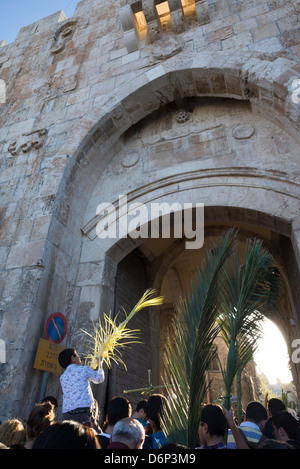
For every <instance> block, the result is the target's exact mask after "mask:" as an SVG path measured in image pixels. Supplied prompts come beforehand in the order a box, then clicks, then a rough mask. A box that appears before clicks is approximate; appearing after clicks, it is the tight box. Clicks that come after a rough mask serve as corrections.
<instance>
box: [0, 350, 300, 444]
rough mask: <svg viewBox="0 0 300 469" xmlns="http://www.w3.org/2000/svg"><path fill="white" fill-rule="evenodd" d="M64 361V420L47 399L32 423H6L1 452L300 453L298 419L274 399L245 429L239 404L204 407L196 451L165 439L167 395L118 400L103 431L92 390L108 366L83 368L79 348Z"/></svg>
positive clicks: (252, 410)
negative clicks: (135, 400) (133, 403)
mask: <svg viewBox="0 0 300 469" xmlns="http://www.w3.org/2000/svg"><path fill="white" fill-rule="evenodd" d="M59 362H60V364H61V366H62V367H63V369H64V370H65V371H64V373H62V375H61V378H60V382H61V386H62V392H63V403H62V418H61V419H58V418H57V408H58V402H57V400H56V399H55V398H53V397H51V396H46V397H45V398H44V400H43V402H41V403H38V404H35V405H34V406H33V408H32V410H31V412H30V414H29V416H28V418H27V420H26V422H24V423H23V422H22V420H20V419H17V418H14V419H10V420H7V421H5V422H3V423H1V424H0V449H33V450H34V449H40V450H41V449H104V450H105V449H108V450H109V449H111V450H121V449H130V450H132V449H146V450H152V449H154V450H172V449H192V450H194V449H195V450H197V449H300V428H299V424H298V420H297V418H295V417H294V416H293V415H292V414H291V412H289V411H288V410H287V409H286V408H285V405H284V404H283V402H282V401H281V400H280V399H277V398H272V399H270V400H269V402H268V408H267V409H266V408H265V407H264V406H263V405H262V404H261V403H260V402H250V403H248V405H247V407H246V409H245V411H244V412H243V415H244V419H243V422H242V423H240V424H238V423H237V420H236V415H235V407H234V403H232V407H231V409H230V410H228V409H226V408H225V407H224V406H220V405H218V404H206V405H204V407H203V409H202V412H201V419H200V422H199V429H198V435H197V444H196V445H195V447H194V448H188V447H186V446H183V445H180V444H179V443H176V442H170V441H169V438H168V435H165V434H164V431H163V429H162V413H163V411H164V406H165V404H166V397H164V396H163V395H161V394H153V395H151V396H150V397H149V398H148V399H147V400H146V399H143V400H141V401H140V402H139V403H138V404H137V406H136V408H135V409H134V411H132V406H131V404H130V402H129V400H128V399H127V398H125V397H123V396H116V397H114V398H113V399H111V401H110V402H109V405H108V407H107V412H106V418H105V422H104V425H103V429H102V428H101V426H100V424H99V421H100V420H99V409H98V406H97V404H96V401H95V399H94V397H93V393H92V390H91V386H90V382H95V383H101V382H103V380H104V372H103V369H102V363H98V369H97V370H92V369H91V368H89V367H87V366H82V365H81V360H80V357H79V356H78V354H77V353H76V350H74V349H66V350H65V351H64V352H62V354H61V356H60V357H59Z"/></svg>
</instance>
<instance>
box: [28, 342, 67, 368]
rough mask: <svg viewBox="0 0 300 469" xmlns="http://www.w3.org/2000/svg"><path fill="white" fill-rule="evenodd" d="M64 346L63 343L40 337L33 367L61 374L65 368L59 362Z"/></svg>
mask: <svg viewBox="0 0 300 469" xmlns="http://www.w3.org/2000/svg"><path fill="white" fill-rule="evenodd" d="M64 348H65V347H63V346H62V345H58V344H54V343H53V342H49V341H48V340H45V339H40V341H39V346H38V349H37V352H36V357H35V362H34V365H33V367H34V368H36V369H38V370H43V371H48V372H49V373H56V374H59V375H60V374H61V373H62V371H63V370H62V368H61V366H60V364H59V363H58V355H59V354H60V352H61V351H62V350H64Z"/></svg>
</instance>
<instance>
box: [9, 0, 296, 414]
mask: <svg viewBox="0 0 300 469" xmlns="http://www.w3.org/2000/svg"><path fill="white" fill-rule="evenodd" d="M299 15H300V2H299V1H298V0H291V1H283V0H261V1H258V0H167V1H160V0H155V1H154V0H139V1H134V0H133V1H130V0H114V1H108V0H105V1H104V0H83V1H80V2H79V3H78V4H77V6H76V9H75V13H74V16H73V17H72V18H66V16H65V14H64V12H63V11H59V12H56V13H54V14H53V15H51V16H49V17H47V18H43V19H41V20H39V21H37V22H35V23H33V24H30V25H28V26H24V27H23V28H22V29H21V30H20V32H19V34H18V36H17V38H16V40H15V41H14V42H13V43H11V44H6V43H5V38H0V39H1V40H2V39H3V41H0V45H1V47H0V83H1V84H2V88H1V90H2V94H1V100H0V123H1V126H0V344H1V355H0V357H1V363H0V393H1V397H0V415H1V420H5V419H6V418H10V417H11V416H16V415H17V416H19V417H22V418H26V417H27V416H28V414H29V412H30V410H31V408H32V406H33V405H34V403H35V402H37V400H38V396H39V393H40V389H41V384H42V382H43V379H44V378H43V372H42V371H41V370H38V369H35V368H34V366H33V365H34V361H35V355H36V351H37V347H38V343H39V340H40V338H45V330H44V328H45V322H46V320H47V318H48V317H49V316H50V315H51V314H53V313H56V312H60V313H62V314H63V315H64V316H65V317H66V320H67V323H68V331H67V334H66V337H65V338H64V340H63V342H62V344H61V345H63V346H65V347H74V348H76V349H77V350H78V352H79V353H80V354H81V355H84V354H85V352H86V349H87V347H88V343H86V339H85V337H86V336H85V335H84V334H83V332H82V330H85V331H92V329H93V322H96V321H97V320H98V318H99V315H101V314H103V313H104V312H105V313H109V311H112V313H113V314H117V313H118V311H120V310H121V307H124V308H125V309H126V310H127V311H129V310H130V309H131V308H132V307H133V306H134V304H135V303H136V302H137V301H138V300H139V298H140V297H141V296H142V294H143V293H144V292H145V291H146V289H147V288H155V290H156V292H157V293H158V294H159V295H163V296H164V297H165V302H164V304H163V305H162V306H161V307H160V308H153V309H151V308H150V309H147V310H145V311H142V312H141V314H140V315H137V316H136V317H135V318H134V320H133V323H132V328H134V329H139V330H140V341H141V344H133V345H132V348H131V349H128V350H126V351H125V352H124V356H123V359H124V361H125V362H126V365H127V371H126V370H125V369H124V368H123V367H121V366H113V367H112V368H111V369H109V370H107V373H106V379H105V382H104V384H103V386H101V389H100V390H98V389H97V390H95V394H94V395H95V397H96V398H97V401H98V403H99V407H100V412H101V413H102V415H103V414H104V412H105V408H106V405H107V402H108V400H109V399H110V398H112V397H113V396H115V395H117V394H121V393H122V392H123V390H126V389H136V388H140V387H144V386H145V385H146V383H147V373H148V370H151V371H152V379H153V384H154V385H156V386H157V385H159V384H161V382H160V376H161V372H162V370H163V366H164V364H163V347H164V343H165V337H166V334H167V332H168V326H169V323H170V318H171V317H172V315H173V314H174V311H175V308H176V305H177V304H178V302H179V300H180V297H181V296H182V295H184V294H185V293H186V291H187V287H188V284H189V282H190V280H191V278H192V276H193V274H194V272H195V270H196V268H197V265H199V264H200V262H201V259H202V258H203V256H204V254H205V250H206V248H207V247H209V246H210V244H211V242H212V241H213V240H214V239H216V238H217V237H218V236H220V234H221V233H222V232H223V231H225V230H227V229H228V228H229V227H233V226H236V227H238V228H239V230H240V238H239V239H240V241H239V242H240V248H241V252H242V250H243V249H244V246H245V240H246V239H247V238H248V237H259V238H260V239H262V240H263V242H264V245H265V246H266V247H267V248H268V249H269V250H270V252H271V253H272V254H273V256H274V257H275V259H276V262H277V264H278V268H279V270H280V273H281V276H282V280H283V285H284V288H283V291H282V298H281V305H280V314H279V315H278V316H276V318H274V321H275V322H276V324H277V325H278V326H279V327H280V330H281V331H282V333H283V335H284V337H285V340H286V343H287V347H288V351H289V354H290V356H291V355H292V353H293V351H294V349H293V347H292V344H293V342H294V341H295V340H297V339H299V338H300V290H299V282H300V275H299V267H300V211H299V208H300V204H299V195H300V192H299V187H300V134H299V124H300V104H299V99H298V98H299V93H298V91H297V90H298V88H297V83H299V80H300V64H299V60H300V36H299ZM120 195H123V196H126V197H127V201H128V204H129V205H131V206H132V205H133V204H143V206H145V207H148V209H149V210H148V213H151V212H150V206H151V204H153V203H157V204H162V203H165V204H168V205H169V206H171V205H172V204H180V206H181V207H183V206H184V204H185V203H187V204H192V206H193V207H196V204H197V203H198V204H203V206H204V245H203V247H202V248H199V249H190V250H189V249H186V246H185V242H186V239H184V237H182V238H178V237H176V236H173V234H174V233H172V229H171V234H170V237H169V238H165V237H155V238H151V237H148V238H142V237H136V238H134V237H123V238H121V239H116V238H114V239H113V238H110V237H105V238H100V237H99V236H97V226H99V222H100V220H101V213H99V212H97V207H98V206H99V204H103V203H108V204H112V205H113V206H114V207H116V217H117V220H118V217H119V212H118V205H117V203H118V200H119V196H120ZM149 221H151V220H149ZM291 370H292V374H293V379H294V383H295V386H296V389H297V392H298V396H299V395H300V367H299V364H298V363H293V361H292V360H291ZM212 371H213V372H214V373H215V375H216V379H215V380H214V384H213V386H212V388H211V390H210V392H211V393H212V394H211V397H212V398H214V397H215V396H219V395H220V388H219V387H218V386H219V384H218V379H220V378H221V377H220V373H219V374H218V372H217V370H212ZM245 383H246V386H245V394H244V395H245V399H246V401H247V400H248V401H249V399H252V398H253V397H256V396H257V385H256V383H255V373H252V372H251V370H250V371H249V372H248V373H247V374H246V376H245ZM47 394H48V395H49V394H52V395H54V396H56V397H58V399H59V402H60V403H61V394H60V388H59V377H58V376H57V375H56V374H51V373H50V374H49V377H48V381H47ZM137 398H138V396H137V395H134V394H133V395H132V399H133V400H134V399H137Z"/></svg>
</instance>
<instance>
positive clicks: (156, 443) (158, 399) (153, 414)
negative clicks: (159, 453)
mask: <svg viewBox="0 0 300 469" xmlns="http://www.w3.org/2000/svg"><path fill="white" fill-rule="evenodd" d="M165 405H167V399H166V397H165V396H163V395H162V394H153V395H152V396H150V397H149V399H148V405H147V418H148V422H149V425H150V427H151V432H152V433H151V435H148V436H146V438H145V443H144V446H143V449H160V448H161V447H162V446H164V445H165V444H167V443H168V441H167V439H166V436H165V435H164V432H163V430H162V427H161V423H162V422H161V418H162V414H163V412H164V406H165Z"/></svg>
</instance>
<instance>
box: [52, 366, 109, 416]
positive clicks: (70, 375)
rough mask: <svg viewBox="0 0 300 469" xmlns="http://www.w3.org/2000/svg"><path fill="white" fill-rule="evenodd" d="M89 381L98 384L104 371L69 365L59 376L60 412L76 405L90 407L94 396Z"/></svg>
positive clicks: (71, 408) (101, 380) (75, 407)
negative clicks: (61, 398)
mask: <svg viewBox="0 0 300 469" xmlns="http://www.w3.org/2000/svg"><path fill="white" fill-rule="evenodd" d="M90 381H92V382H93V383H96V384H99V383H102V382H103V381H104V371H103V369H102V368H100V369H99V370H97V371H96V370H92V368H90V367H89V366H82V365H74V364H72V365H69V366H68V367H67V368H66V369H65V371H64V372H63V374H62V375H61V377H60V384H61V388H62V392H63V405H62V413H65V412H70V411H71V410H74V409H77V408H78V407H90V406H91V404H92V403H93V402H94V396H93V392H92V388H91V384H90Z"/></svg>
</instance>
